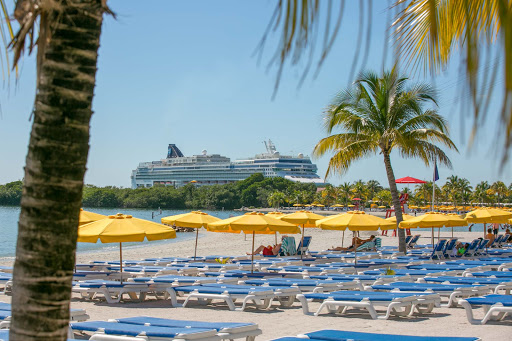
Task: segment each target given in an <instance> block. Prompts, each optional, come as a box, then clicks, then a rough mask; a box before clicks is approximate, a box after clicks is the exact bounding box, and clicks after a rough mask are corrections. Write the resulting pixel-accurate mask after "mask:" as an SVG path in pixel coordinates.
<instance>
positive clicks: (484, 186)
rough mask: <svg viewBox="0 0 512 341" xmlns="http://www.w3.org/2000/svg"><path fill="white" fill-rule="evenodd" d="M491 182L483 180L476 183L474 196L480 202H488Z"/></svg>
mask: <svg viewBox="0 0 512 341" xmlns="http://www.w3.org/2000/svg"><path fill="white" fill-rule="evenodd" d="M490 187H491V186H489V183H488V182H487V181H482V182H480V183H479V184H477V185H476V187H475V191H474V192H473V198H474V200H476V201H477V202H478V203H484V204H485V203H487V201H488V196H487V190H488V189H490Z"/></svg>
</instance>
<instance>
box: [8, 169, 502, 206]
mask: <svg viewBox="0 0 512 341" xmlns="http://www.w3.org/2000/svg"><path fill="white" fill-rule="evenodd" d="M22 184H23V182H22V181H14V182H10V183H7V184H5V185H0V205H4V206H8V205H19V204H20V200H21V188H22ZM402 192H407V193H409V194H410V197H409V203H410V204H411V205H429V204H430V203H431V200H432V182H427V183H425V184H420V185H416V186H414V188H408V187H405V188H403V189H402ZM356 197H357V198H360V199H362V205H364V206H365V207H369V206H370V204H371V203H374V204H378V205H384V206H388V207H389V206H391V205H392V199H391V192H390V191H389V188H385V187H383V186H381V185H380V183H379V182H378V181H376V180H368V181H366V182H364V181H363V180H357V181H354V182H352V183H350V182H344V183H342V184H340V185H339V186H332V185H329V184H328V185H327V186H326V187H325V189H324V190H323V191H321V192H317V189H316V186H315V185H313V184H300V183H295V182H292V181H289V180H286V179H283V178H264V177H263V175H261V174H254V175H252V176H251V177H249V178H247V179H245V180H243V181H239V182H236V183H233V184H227V185H213V186H203V187H195V186H194V185H192V184H189V185H187V186H184V187H181V188H174V187H166V186H154V187H151V188H138V189H131V188H120V187H114V186H106V187H97V186H94V185H85V187H84V191H83V206H84V207H108V208H110V207H119V208H157V207H160V208H163V209H166V208H167V209H194V208H203V209H222V208H224V209H227V210H229V209H234V208H240V207H242V206H245V207H280V206H292V205H293V204H310V203H317V204H323V205H326V206H330V205H334V204H343V205H347V204H350V203H352V199H353V198H356ZM436 201H437V202H446V203H450V204H453V205H455V206H456V205H465V204H470V203H483V204H487V205H492V204H496V203H512V184H510V185H508V186H507V185H505V183H503V182H502V181H496V182H494V183H489V182H488V181H481V182H480V183H478V184H477V185H476V186H471V184H470V183H469V181H468V180H467V179H465V178H462V177H458V176H456V175H452V176H450V177H448V179H447V181H446V182H445V184H443V185H439V184H436Z"/></svg>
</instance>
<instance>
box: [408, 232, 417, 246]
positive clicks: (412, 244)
mask: <svg viewBox="0 0 512 341" xmlns="http://www.w3.org/2000/svg"><path fill="white" fill-rule="evenodd" d="M419 239H420V235H419V234H417V235H415V236H414V237H412V238H411V240H410V241H409V244H407V247H409V248H413V247H414V246H415V245H416V243H417V242H418V240H419Z"/></svg>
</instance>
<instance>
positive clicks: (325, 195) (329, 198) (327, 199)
mask: <svg viewBox="0 0 512 341" xmlns="http://www.w3.org/2000/svg"><path fill="white" fill-rule="evenodd" d="M337 194H338V193H337V191H336V188H335V187H334V186H333V185H331V184H327V185H325V188H324V190H323V191H322V194H321V195H322V199H323V200H322V201H323V203H324V204H325V205H327V206H330V205H332V204H333V203H334V202H336V199H337Z"/></svg>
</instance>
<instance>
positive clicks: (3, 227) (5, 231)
mask: <svg viewBox="0 0 512 341" xmlns="http://www.w3.org/2000/svg"><path fill="white" fill-rule="evenodd" d="M86 210H87V211H91V212H96V213H100V214H104V215H109V214H115V213H118V212H120V213H123V214H131V215H132V216H134V217H135V218H141V219H146V220H152V221H155V222H158V223H159V222H160V219H161V218H163V217H167V216H170V215H175V214H181V213H186V212H190V210H162V214H159V212H155V217H154V218H153V219H152V218H151V213H152V212H154V211H152V210H146V209H104V208H90V209H89V208H86ZM202 211H204V212H206V213H209V214H211V215H214V216H216V217H219V218H221V219H226V218H229V217H230V216H231V215H240V214H241V212H237V211H208V210H202ZM157 214H158V215H157ZM19 215H20V208H19V207H7V206H0V235H1V236H2V238H1V239H0V257H14V254H15V249H16V236H17V233H18V219H19ZM194 238H195V233H177V234H176V239H170V240H160V241H153V242H151V244H161V243H173V242H176V241H182V240H188V239H194ZM146 243H148V242H146V241H145V242H143V243H123V248H124V247H125V245H126V247H129V248H133V247H140V246H141V245H142V246H144V245H146ZM116 248H118V245H117V244H116V243H114V244H102V243H96V244H92V243H78V251H93V250H100V249H102V250H108V249H116Z"/></svg>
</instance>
